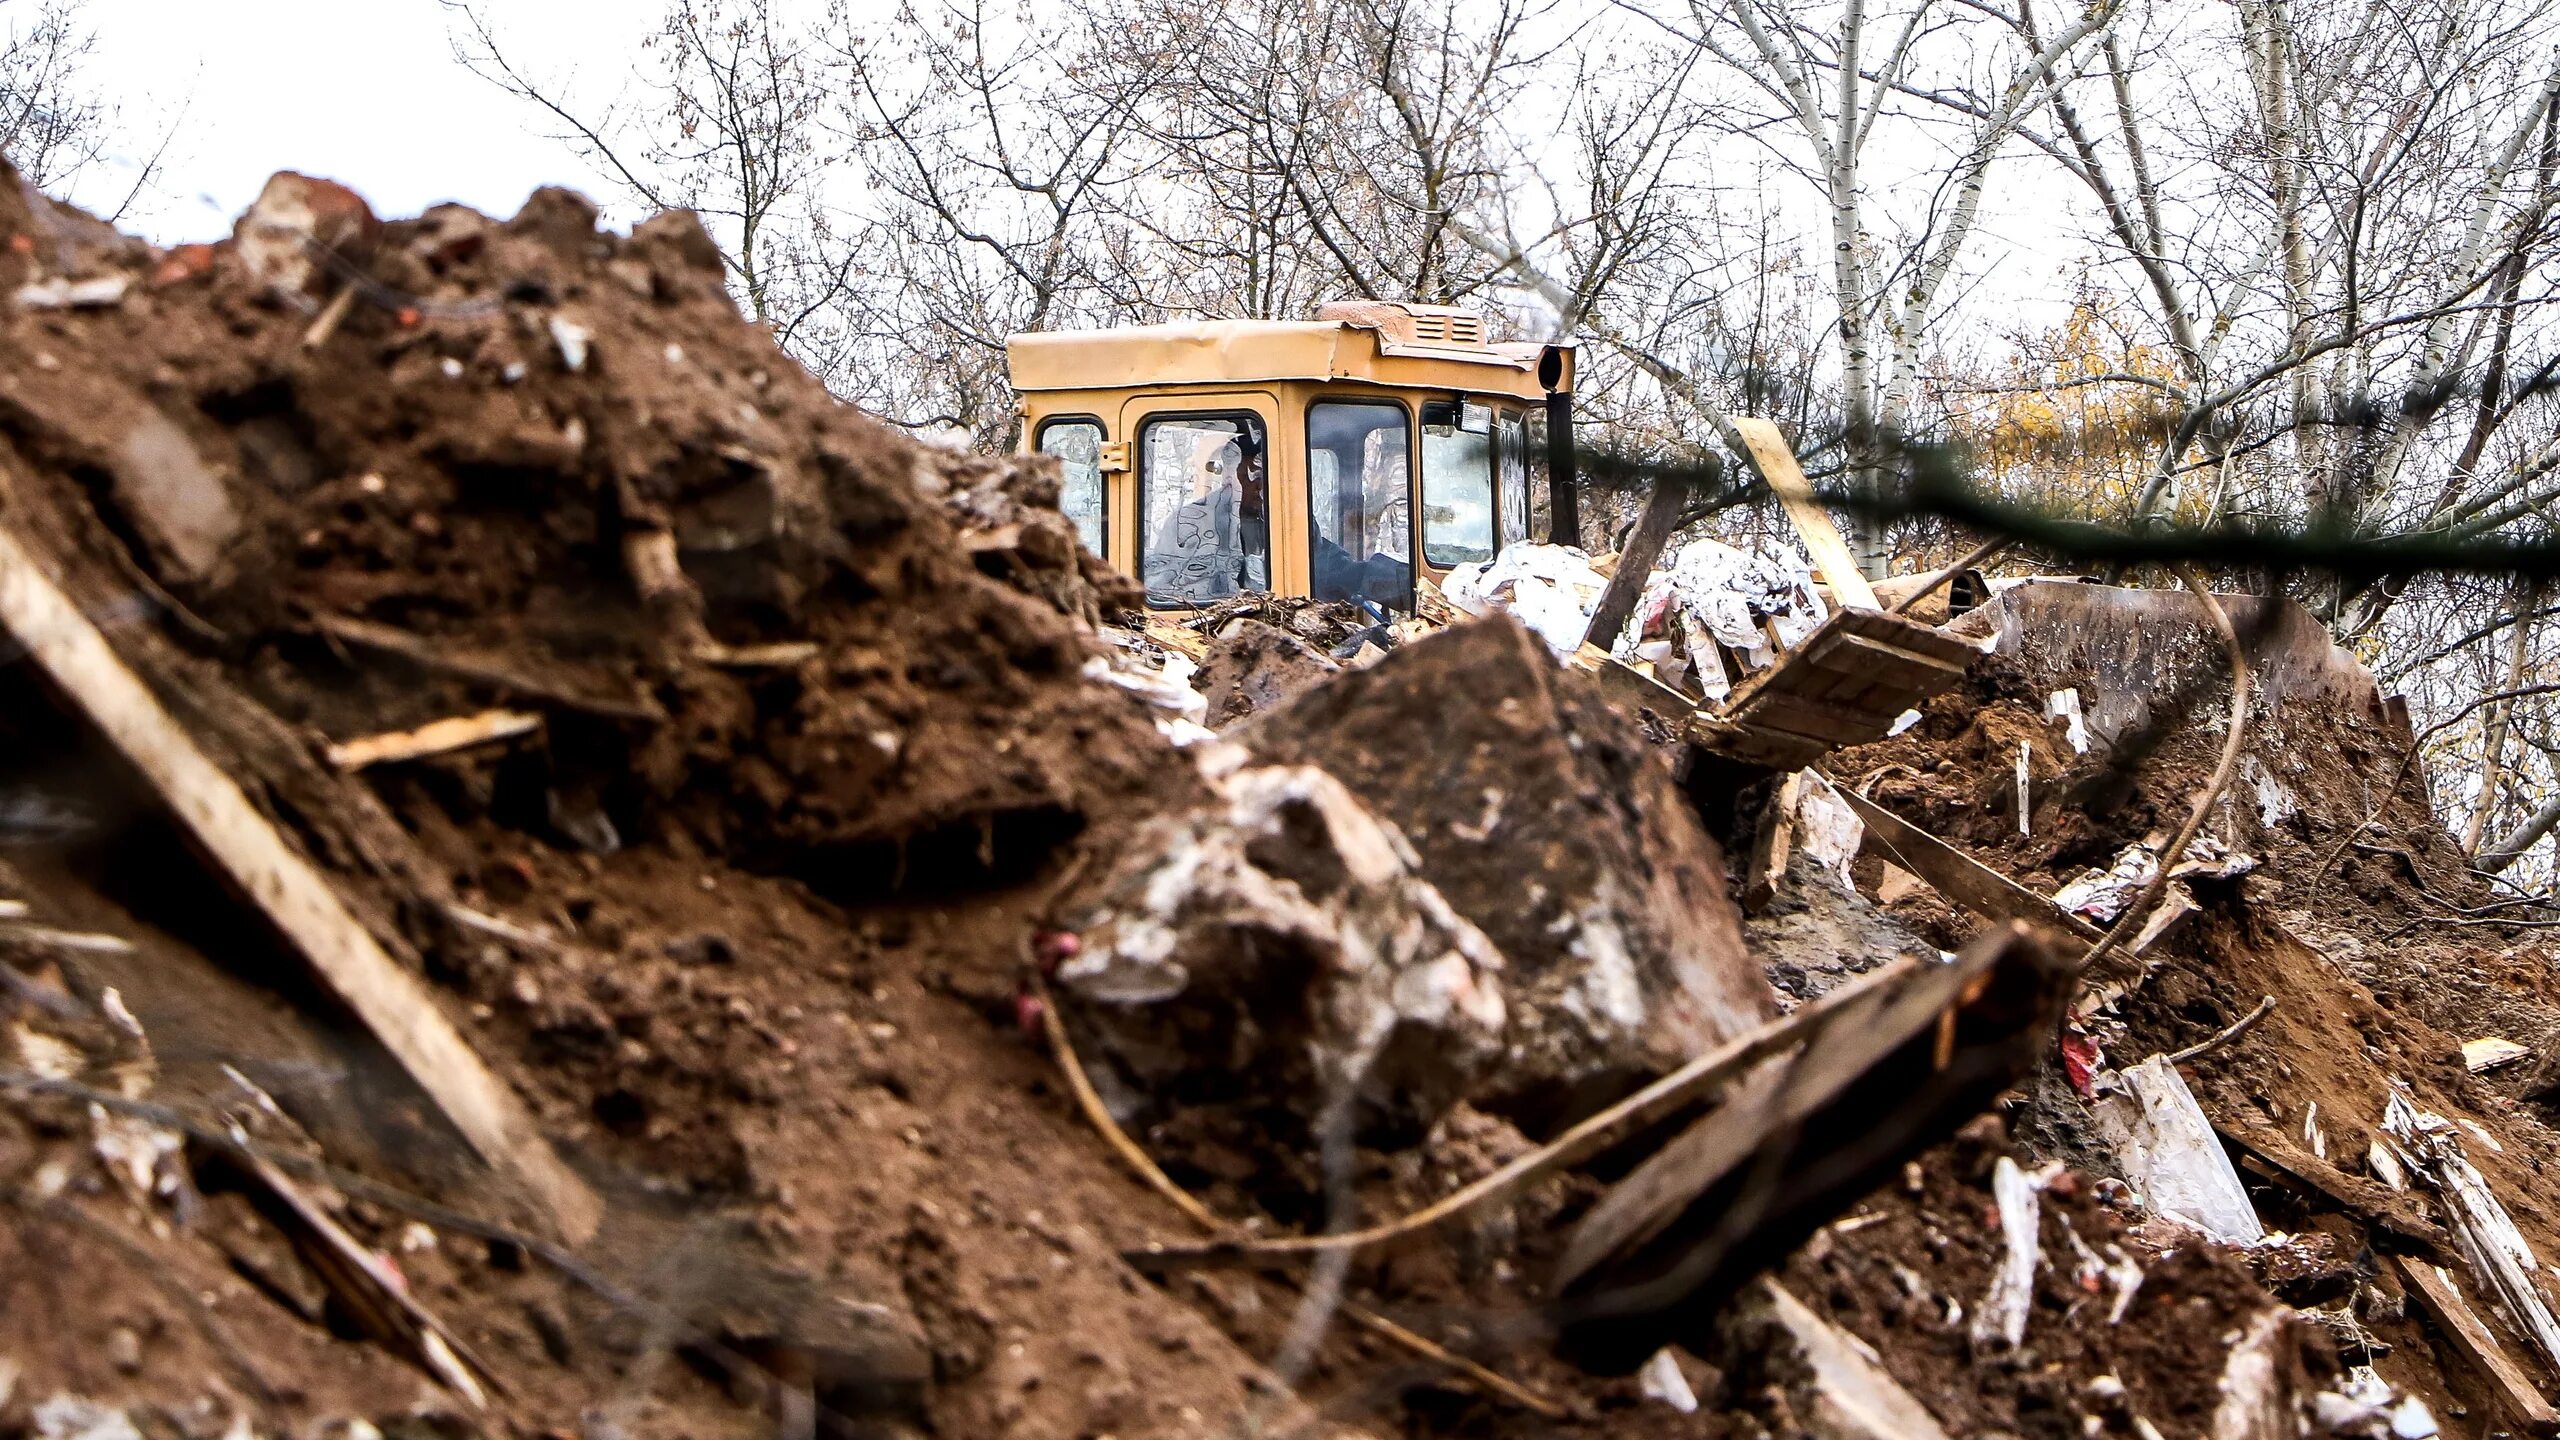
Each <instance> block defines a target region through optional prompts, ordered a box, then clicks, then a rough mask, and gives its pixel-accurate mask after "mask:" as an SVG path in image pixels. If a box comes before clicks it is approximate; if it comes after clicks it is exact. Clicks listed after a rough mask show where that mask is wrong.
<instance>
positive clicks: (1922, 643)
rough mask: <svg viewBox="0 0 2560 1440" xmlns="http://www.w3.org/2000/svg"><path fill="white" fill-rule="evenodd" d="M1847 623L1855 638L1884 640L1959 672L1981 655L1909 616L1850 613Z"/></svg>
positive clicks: (1976, 648) (1967, 644) (1968, 643)
mask: <svg viewBox="0 0 2560 1440" xmlns="http://www.w3.org/2000/svg"><path fill="white" fill-rule="evenodd" d="M1842 613H1843V614H1845V615H1847V616H1848V619H1847V621H1846V622H1844V623H1845V624H1846V625H1847V627H1848V629H1849V631H1850V632H1851V633H1852V634H1857V635H1864V636H1866V637H1867V638H1868V639H1870V640H1881V641H1883V642H1884V643H1886V644H1888V645H1893V646H1897V647H1899V648H1901V649H1904V650H1908V651H1911V652H1912V653H1914V654H1917V655H1925V656H1928V657H1929V658H1931V659H1933V660H1939V661H1943V662H1945V663H1946V664H1949V665H1952V666H1954V667H1955V668H1957V669H1958V670H1962V669H1964V668H1965V667H1966V666H1968V665H1971V664H1972V663H1973V662H1974V660H1975V658H1976V657H1978V656H1980V655H1981V654H1982V650H1981V647H1979V646H1977V645H1976V644H1974V642H1972V641H1971V640H1968V639H1966V638H1964V637H1963V636H1961V635H1950V634H1948V633H1947V632H1946V631H1944V630H1940V629H1938V628H1937V627H1935V626H1932V625H1924V624H1921V623H1920V622H1919V621H1917V620H1914V619H1912V618H1910V617H1909V616H1907V615H1893V614H1888V613H1884V612H1881V611H1869V610H1848V611H1843V612H1842Z"/></svg>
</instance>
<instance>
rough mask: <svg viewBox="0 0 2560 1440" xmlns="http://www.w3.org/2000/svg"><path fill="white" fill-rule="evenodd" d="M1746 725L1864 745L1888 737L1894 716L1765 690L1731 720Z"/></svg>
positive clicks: (1818, 738)
mask: <svg viewBox="0 0 2560 1440" xmlns="http://www.w3.org/2000/svg"><path fill="white" fill-rule="evenodd" d="M1730 718H1732V719H1734V720H1737V721H1739V722H1741V723H1742V724H1745V725H1751V726H1757V727H1761V728H1765V729H1774V730H1785V731H1789V732H1791V733H1794V734H1797V735H1809V736H1811V737H1813V738H1814V739H1816V740H1828V741H1830V742H1831V743H1833V744H1835V745H1863V744H1865V743H1866V742H1867V741H1870V740H1874V739H1877V738H1879V737H1881V736H1882V735H1883V734H1884V731H1885V727H1886V726H1887V725H1889V724H1891V723H1892V719H1891V717H1890V716H1885V717H1879V716H1876V715H1874V714H1872V713H1871V712H1868V711H1865V710H1852V709H1848V708H1846V707H1842V706H1835V705H1833V704H1831V703H1830V702H1829V701H1826V700H1804V699H1799V698H1797V697H1796V696H1795V695H1792V694H1789V693H1787V692H1784V691H1776V692H1772V691H1768V690H1763V691H1761V692H1760V693H1759V694H1757V695H1754V696H1752V697H1751V700H1750V702H1749V703H1748V704H1745V705H1744V706H1743V707H1742V708H1741V709H1740V710H1738V711H1735V712H1734V713H1733V714H1732V715H1731V717H1730Z"/></svg>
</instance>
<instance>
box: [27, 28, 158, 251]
mask: <svg viewBox="0 0 2560 1440" xmlns="http://www.w3.org/2000/svg"><path fill="white" fill-rule="evenodd" d="M96 49H97V37H96V36H95V35H93V34H92V33H90V31H89V30H88V29H87V28H86V27H85V26H83V25H82V23H81V18H80V3H79V0H0V155H6V156H8V157H9V163H10V164H12V165H15V166H17V167H18V173H19V174H20V175H21V176H24V177H25V178H26V180H27V183H29V184H31V185H34V186H36V187H37V188H38V189H41V190H47V191H52V192H55V193H60V192H61V191H62V190H63V189H64V187H66V186H68V185H69V184H71V183H72V182H73V181H74V180H76V179H78V178H79V177H80V176H81V174H82V173H83V172H85V171H87V170H89V169H90V168H91V167H92V166H94V165H96V164H97V163H98V162H99V160H100V159H101V158H102V157H104V156H105V154H106V153H107V149H108V146H109V144H110V142H111V138H112V136H113V135H114V133H115V128H116V113H115V108H114V107H113V106H112V105H111V104H110V103H109V102H108V101H107V99H106V98H105V97H104V96H103V95H101V94H100V93H99V92H98V91H97V90H95V89H94V88H92V87H91V86H90V84H89V81H88V76H87V74H86V73H85V71H86V67H87V66H88V64H89V62H90V61H91V60H92V59H93V58H94V56H95V52H96ZM144 178H145V179H148V175H147V174H146V175H145V177H144ZM134 188H135V189H136V190H139V188H140V186H139V184H137V185H136V186H135V187H134ZM127 203H130V197H128V201H127ZM121 209H122V207H118V213H121Z"/></svg>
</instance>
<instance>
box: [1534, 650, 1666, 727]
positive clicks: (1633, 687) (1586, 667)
mask: <svg viewBox="0 0 2560 1440" xmlns="http://www.w3.org/2000/svg"><path fill="white" fill-rule="evenodd" d="M1564 663H1565V664H1566V665H1567V666H1569V667H1571V668H1573V669H1576V670H1579V671H1581V672H1582V673H1583V674H1585V675H1588V676H1590V677H1591V678H1592V679H1594V680H1596V681H1598V682H1599V683H1600V690H1601V693H1602V694H1603V695H1604V696H1606V697H1607V698H1608V700H1609V701H1610V703H1612V704H1615V705H1617V706H1619V707H1620V708H1622V709H1625V710H1628V711H1630V712H1634V711H1641V710H1650V711H1652V712H1653V713H1654V714H1656V715H1659V716H1661V717H1662V718H1664V719H1665V720H1669V721H1671V722H1672V723H1673V724H1675V725H1676V724H1678V723H1679V722H1680V721H1682V720H1685V719H1687V718H1688V717H1689V716H1690V714H1692V713H1693V712H1695V711H1696V710H1697V708H1698V702H1697V701H1695V700H1692V699H1690V698H1689V697H1688V696H1686V695H1683V694H1681V693H1680V692H1679V691H1677V690H1674V689H1672V688H1671V687H1670V686H1668V685H1665V684H1663V683H1662V682H1661V681H1659V680H1656V679H1654V678H1653V677H1652V676H1650V675H1647V674H1645V673H1644V672H1643V671H1641V670H1637V669H1635V668H1633V667H1632V666H1629V665H1627V664H1625V663H1623V662H1621V661H1619V660H1618V659H1616V658H1615V657H1613V656H1611V655H1610V654H1609V653H1608V652H1607V651H1604V650H1602V649H1601V648H1600V647H1599V646H1597V645H1590V644H1585V645H1584V646H1582V647H1581V648H1580V649H1578V650H1576V651H1574V652H1573V653H1572V654H1570V655H1568V656H1566V657H1565V660H1564Z"/></svg>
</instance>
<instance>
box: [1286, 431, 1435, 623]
mask: <svg viewBox="0 0 2560 1440" xmlns="http://www.w3.org/2000/svg"><path fill="white" fill-rule="evenodd" d="M1408 440H1409V437H1408V432H1407V425H1406V419H1405V408H1404V406H1402V405H1400V404H1398V403H1396V402H1395V401H1392V400H1328V401H1321V402H1318V403H1317V404H1314V405H1310V406H1308V407H1307V528H1308V544H1309V554H1308V573H1309V576H1310V586H1309V593H1311V594H1313V595H1314V596H1315V597H1316V598H1317V599H1319V600H1371V601H1375V602H1377V603H1378V604H1379V605H1382V606H1385V607H1386V608H1388V609H1391V610H1399V611H1410V610H1411V609H1412V608H1413V525H1412V515H1411V504H1410V501H1409V499H1408V495H1407V491H1406V488H1405V484H1406V461H1405V455H1406V450H1407V446H1408Z"/></svg>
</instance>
